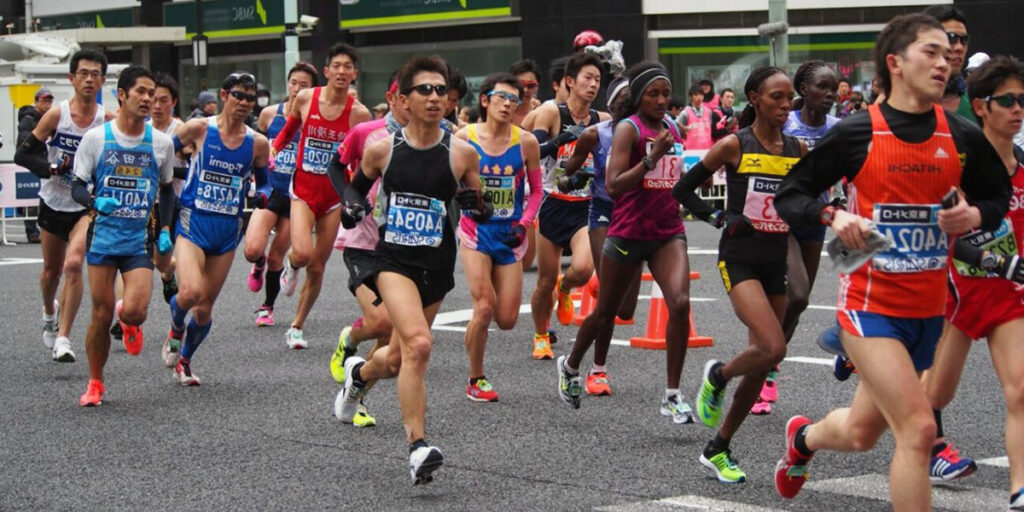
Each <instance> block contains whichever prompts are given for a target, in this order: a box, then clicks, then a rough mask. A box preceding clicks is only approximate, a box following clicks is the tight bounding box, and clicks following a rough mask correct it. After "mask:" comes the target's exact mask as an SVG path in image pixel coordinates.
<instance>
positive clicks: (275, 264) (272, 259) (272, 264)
mask: <svg viewBox="0 0 1024 512" xmlns="http://www.w3.org/2000/svg"><path fill="white" fill-rule="evenodd" d="M256 258H257V259H259V256H256ZM283 267H284V255H283V254H279V253H277V252H275V251H270V253H269V254H267V268H277V269H280V268H283Z"/></svg>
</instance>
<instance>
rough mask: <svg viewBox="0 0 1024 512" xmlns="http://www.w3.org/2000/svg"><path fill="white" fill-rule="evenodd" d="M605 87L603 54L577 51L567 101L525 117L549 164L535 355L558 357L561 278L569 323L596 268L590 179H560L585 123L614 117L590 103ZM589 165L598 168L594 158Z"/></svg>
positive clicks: (569, 68)
mask: <svg viewBox="0 0 1024 512" xmlns="http://www.w3.org/2000/svg"><path fill="white" fill-rule="evenodd" d="M600 87H601V59H600V58H599V57H597V56H596V55H592V54H577V55H574V56H573V57H572V58H570V59H569V61H568V62H567V63H566V65H565V88H566V89H568V91H569V97H568V99H567V100H566V102H565V103H563V104H558V105H554V104H544V105H541V106H540V108H538V109H537V111H536V115H535V116H533V117H532V118H527V120H526V122H524V123H523V128H525V129H527V130H530V131H532V132H533V134H534V135H535V136H536V137H537V140H538V142H540V144H541V145H540V150H541V158H542V164H543V165H544V192H545V194H544V196H545V197H544V202H543V203H542V204H541V207H540V214H539V216H538V218H539V221H540V235H541V236H539V237H537V287H536V288H535V289H534V291H533V297H532V298H531V299H530V304H531V307H532V311H533V323H534V328H535V332H534V335H533V357H534V359H552V358H553V357H554V353H553V352H552V351H551V342H552V340H551V335H550V334H549V332H548V331H549V329H548V328H549V325H550V321H551V309H552V306H553V304H552V303H553V300H552V291H553V290H554V289H555V288H556V284H557V288H558V309H557V312H558V321H559V322H561V323H562V325H568V324H569V322H571V321H572V317H573V313H574V306H573V302H572V298H571V297H570V296H569V292H570V290H571V289H572V288H574V287H577V286H583V285H584V284H586V283H587V280H589V279H590V276H591V275H592V274H593V273H594V261H593V258H592V257H591V254H590V239H589V238H587V224H588V215H589V206H590V187H589V186H586V185H584V186H582V187H580V188H577V189H575V190H572V191H570V192H568V193H566V192H561V191H560V190H559V189H558V187H557V182H558V178H559V177H561V176H563V175H564V174H565V169H564V167H565V161H566V160H568V158H569V157H570V156H572V153H573V149H574V148H575V147H576V144H575V140H576V137H577V135H578V134H579V133H580V131H581V128H582V127H587V126H591V125H595V124H597V123H598V122H600V121H602V120H604V119H610V118H611V117H610V116H608V115H607V114H598V112H597V111H596V110H594V109H592V108H590V104H591V103H592V102H593V101H594V98H595V97H597V91H598V89H600ZM587 167H588V168H589V170H590V171H591V172H592V171H593V165H592V164H591V165H588V166H587ZM564 249H571V250H572V259H571V261H570V263H569V269H568V270H566V272H565V276H564V277H561V278H560V277H559V276H558V272H559V267H560V265H559V261H560V260H561V257H562V251H563V250H564Z"/></svg>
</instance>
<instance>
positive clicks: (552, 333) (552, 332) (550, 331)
mask: <svg viewBox="0 0 1024 512" xmlns="http://www.w3.org/2000/svg"><path fill="white" fill-rule="evenodd" d="M548 337H549V338H551V344H552V345H557V344H558V333H557V332H555V330H554V329H548Z"/></svg>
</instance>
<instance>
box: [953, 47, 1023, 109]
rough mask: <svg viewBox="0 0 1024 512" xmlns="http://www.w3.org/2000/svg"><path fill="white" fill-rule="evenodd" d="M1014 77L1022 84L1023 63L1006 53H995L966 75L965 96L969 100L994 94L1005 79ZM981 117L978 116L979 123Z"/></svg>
mask: <svg viewBox="0 0 1024 512" xmlns="http://www.w3.org/2000/svg"><path fill="white" fill-rule="evenodd" d="M1012 79H1016V80H1018V81H1020V82H1021V83H1022V84H1024V63H1021V61H1020V60H1019V59H1017V58H1016V57H1012V56H1007V55H996V56H995V57H992V58H991V59H989V60H988V61H986V62H985V63H984V64H982V65H981V66H978V67H977V68H976V69H975V70H974V71H973V72H972V73H971V75H970V76H968V77H967V97H968V98H970V99H971V100H974V99H976V98H987V97H989V96H991V95H993V94H995V92H996V89H998V88H999V86H1000V85H1003V84H1004V83H1006V81H1007V80H1012ZM981 122H982V121H981V118H978V123H979V124H980V123H981Z"/></svg>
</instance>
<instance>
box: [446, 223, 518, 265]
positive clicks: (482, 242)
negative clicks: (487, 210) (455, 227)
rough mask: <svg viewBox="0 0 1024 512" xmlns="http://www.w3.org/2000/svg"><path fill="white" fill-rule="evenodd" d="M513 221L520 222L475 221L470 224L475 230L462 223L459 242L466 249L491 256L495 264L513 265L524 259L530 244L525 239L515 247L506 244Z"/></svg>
mask: <svg viewBox="0 0 1024 512" xmlns="http://www.w3.org/2000/svg"><path fill="white" fill-rule="evenodd" d="M513 223H516V224H518V223H519V221H488V222H485V223H483V224H477V223H475V222H473V223H471V224H470V226H469V228H470V230H472V231H473V232H470V231H469V230H467V229H466V223H460V224H459V242H460V243H461V244H462V247H464V248H466V249H470V250H473V251H479V252H482V253H484V254H486V255H488V256H490V257H491V261H493V262H494V264H495V265H511V264H513V263H516V262H518V261H520V260H522V259H523V256H525V255H526V249H528V248H529V245H530V242H529V241H528V240H525V239H524V240H523V243H521V244H519V247H516V248H514V249H513V248H511V247H509V246H507V245H505V240H506V239H507V238H508V234H509V231H511V230H512V224H513Z"/></svg>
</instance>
